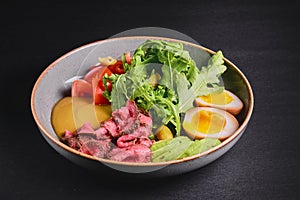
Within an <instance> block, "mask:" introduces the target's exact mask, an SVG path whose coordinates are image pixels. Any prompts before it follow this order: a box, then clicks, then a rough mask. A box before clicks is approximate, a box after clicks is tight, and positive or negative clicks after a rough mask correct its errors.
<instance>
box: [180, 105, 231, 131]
mask: <svg viewBox="0 0 300 200" xmlns="http://www.w3.org/2000/svg"><path fill="white" fill-rule="evenodd" d="M225 123H226V120H225V118H224V117H223V116H222V115H220V114H218V113H214V112H211V111H206V110H201V111H199V112H197V113H195V114H194V115H193V116H192V120H191V122H190V123H189V124H185V126H186V127H189V129H194V130H195V129H196V131H199V132H201V133H205V134H214V133H218V132H220V131H221V130H222V129H223V128H224V126H225Z"/></svg>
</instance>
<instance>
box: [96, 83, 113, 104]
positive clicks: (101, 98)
mask: <svg viewBox="0 0 300 200" xmlns="http://www.w3.org/2000/svg"><path fill="white" fill-rule="evenodd" d="M100 82H102V81H101V80H99V79H98V78H93V79H92V86H93V98H94V104H96V105H98V104H110V102H109V101H108V99H106V98H105V97H104V96H103V92H104V91H105V90H103V89H102V88H101V87H99V83H100ZM102 85H103V83H102Z"/></svg>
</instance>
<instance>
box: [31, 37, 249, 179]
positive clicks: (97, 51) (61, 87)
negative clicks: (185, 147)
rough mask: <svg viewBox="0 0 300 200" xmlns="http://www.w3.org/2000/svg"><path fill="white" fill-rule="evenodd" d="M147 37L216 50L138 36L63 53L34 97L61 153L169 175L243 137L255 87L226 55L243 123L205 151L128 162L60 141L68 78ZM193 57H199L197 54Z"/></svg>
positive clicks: (85, 162) (102, 166)
mask: <svg viewBox="0 0 300 200" xmlns="http://www.w3.org/2000/svg"><path fill="white" fill-rule="evenodd" d="M147 39H162V40H168V41H179V42H182V43H183V44H184V48H185V49H187V50H189V49H192V48H196V49H200V50H203V51H205V52H207V53H209V54H214V53H215V52H213V51H211V50H209V49H207V48H204V47H202V46H199V45H196V44H192V43H188V42H185V41H180V40H174V39H169V38H161V37H144V36H143V37H136V36H135V37H122V38H114V39H107V40H102V41H98V42H94V43H91V44H87V45H85V46H82V47H79V48H77V49H75V50H73V51H71V52H69V53H67V54H65V55H63V56H62V57H60V58H59V59H57V60H56V61H54V62H53V63H52V64H50V65H49V66H48V67H47V68H46V69H45V71H44V72H43V73H42V74H41V75H40V77H39V78H38V80H37V81H36V84H35V86H34V88H33V91H32V96H31V109H32V113H33V117H34V120H35V121H36V123H37V126H38V128H39V129H40V132H41V134H42V135H43V137H44V138H45V139H46V141H47V142H48V143H49V144H50V145H51V146H52V147H53V148H54V149H55V150H56V151H58V152H59V153H60V154H61V155H63V156H64V157H66V158H67V159H69V160H71V161H72V162H74V163H76V164H78V165H80V166H83V167H86V168H88V169H92V170H94V171H96V172H99V173H100V174H111V173H119V172H120V171H121V174H123V172H128V173H130V174H135V176H151V177H153V176H169V175H176V174H182V173H185V172H189V171H191V170H195V169H197V168H200V167H202V166H204V165H207V164H208V163H210V162H212V161H214V160H216V159H217V158H219V157H220V156H222V155H223V154H224V153H226V152H227V151H228V150H229V149H230V148H231V147H232V146H233V145H234V144H235V143H236V142H237V141H238V140H239V139H240V137H241V136H242V134H243V132H244V131H245V129H246V127H247V124H248V122H249V120H250V117H251V114H252V111H253V105H254V99H253V93H252V89H251V86H250V84H249V82H248V80H247V79H246V77H245V76H244V75H243V73H242V72H241V71H240V70H239V69H238V68H237V67H236V66H235V65H234V64H233V63H231V62H230V61H229V60H227V59H226V58H225V59H224V60H225V63H226V65H227V67H228V69H227V71H226V72H225V73H224V75H223V76H222V78H223V81H224V84H225V87H226V89H229V90H231V91H232V92H234V93H235V94H237V95H238V96H239V97H240V98H241V99H242V101H243V102H244V108H243V110H242V112H241V113H240V114H239V115H238V117H237V118H238V121H239V122H240V127H239V128H238V130H237V131H236V132H235V133H234V134H233V135H231V136H230V137H229V138H228V139H226V140H224V141H223V142H222V143H221V144H219V145H218V146H216V147H214V148H212V149H210V150H208V151H206V152H203V153H201V154H198V155H195V156H192V157H187V158H184V159H181V160H173V161H168V162H161V163H126V162H117V161H111V160H106V159H96V158H95V157H93V156H89V155H86V154H83V153H80V152H78V151H76V150H74V149H72V148H70V147H69V146H67V145H65V144H64V143H62V142H60V140H59V138H58V137H57V136H56V134H55V132H54V130H53V128H52V126H51V121H50V117H51V110H52V108H53V106H54V104H55V103H56V102H57V101H58V100H59V99H61V98H62V97H63V96H64V95H65V94H66V92H67V91H69V90H70V85H66V84H65V81H66V80H68V79H70V78H72V77H74V76H76V75H83V74H84V73H85V72H86V70H87V68H88V67H90V66H92V65H94V64H95V61H97V58H98V57H105V56H112V57H119V56H121V55H122V53H123V52H126V51H128V50H133V49H135V48H136V47H137V46H138V45H140V44H141V43H142V42H144V41H146V40H147ZM203 51H202V52H203ZM191 56H192V57H197V55H191ZM195 59H196V58H195ZM198 66H201V65H198Z"/></svg>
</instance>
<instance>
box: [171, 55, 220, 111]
mask: <svg viewBox="0 0 300 200" xmlns="http://www.w3.org/2000/svg"><path fill="white" fill-rule="evenodd" d="M225 70H226V66H225V65H224V60H223V54H222V52H221V51H218V52H217V53H216V54H215V55H213V56H212V57H211V58H210V59H209V61H208V65H207V66H203V67H202V69H201V71H200V73H199V74H197V76H196V80H195V82H194V83H193V85H192V86H191V87H190V88H189V86H188V84H187V83H184V82H185V80H184V78H183V77H181V78H179V79H178V82H177V84H178V87H177V92H178V97H179V110H180V112H186V111H187V110H188V109H190V108H192V107H193V102H194V100H195V98H196V97H197V96H202V95H208V94H211V93H219V92H222V91H223V90H224V87H223V86H220V85H219V83H220V79H219V77H220V76H221V74H222V73H223V72H224V71H225Z"/></svg>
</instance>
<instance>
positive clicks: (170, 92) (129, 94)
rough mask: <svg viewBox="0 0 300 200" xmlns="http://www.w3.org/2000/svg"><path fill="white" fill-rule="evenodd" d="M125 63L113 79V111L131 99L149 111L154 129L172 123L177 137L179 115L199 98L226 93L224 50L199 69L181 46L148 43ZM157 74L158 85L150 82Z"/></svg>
mask: <svg viewBox="0 0 300 200" xmlns="http://www.w3.org/2000/svg"><path fill="white" fill-rule="evenodd" d="M122 60H123V65H124V69H125V72H126V73H125V74H122V75H120V76H118V77H117V79H116V80H115V79H114V80H113V89H112V92H111V96H110V97H111V103H112V109H113V110H116V109H118V108H120V107H122V106H125V104H126V101H127V100H128V99H132V100H134V101H135V102H136V103H137V106H138V107H140V108H142V109H145V110H146V111H149V112H150V114H151V116H153V120H154V121H153V122H154V123H153V124H154V127H155V126H156V127H158V126H160V125H162V124H167V123H172V124H173V125H174V126H175V130H176V132H177V134H176V135H177V136H179V134H180V129H181V121H180V113H185V112H186V111H187V110H188V109H190V108H192V107H193V102H194V100H195V98H196V97H197V96H201V95H208V94H211V93H216V92H221V91H223V90H224V87H222V86H221V85H220V79H219V77H220V75H221V74H222V73H223V72H224V71H225V70H226V66H225V65H224V60H223V54H222V52H221V51H218V52H217V53H216V54H215V55H213V56H212V57H211V58H210V59H209V60H208V63H207V66H203V67H202V68H201V70H199V69H198V67H197V66H196V63H195V61H194V60H193V59H192V58H191V56H190V55H189V52H188V51H186V50H183V44H182V43H177V42H167V41H162V40H147V41H146V42H144V43H143V44H141V45H140V46H139V47H138V48H137V49H136V51H135V53H134V55H133V57H132V61H131V64H128V63H127V62H126V59H125V57H124V55H123V57H122ZM158 63H159V64H158ZM154 74H158V75H159V77H160V80H159V81H158V82H155V85H153V83H152V82H151V80H150V76H152V75H154ZM156 83H157V84H156ZM107 96H109V95H107Z"/></svg>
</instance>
